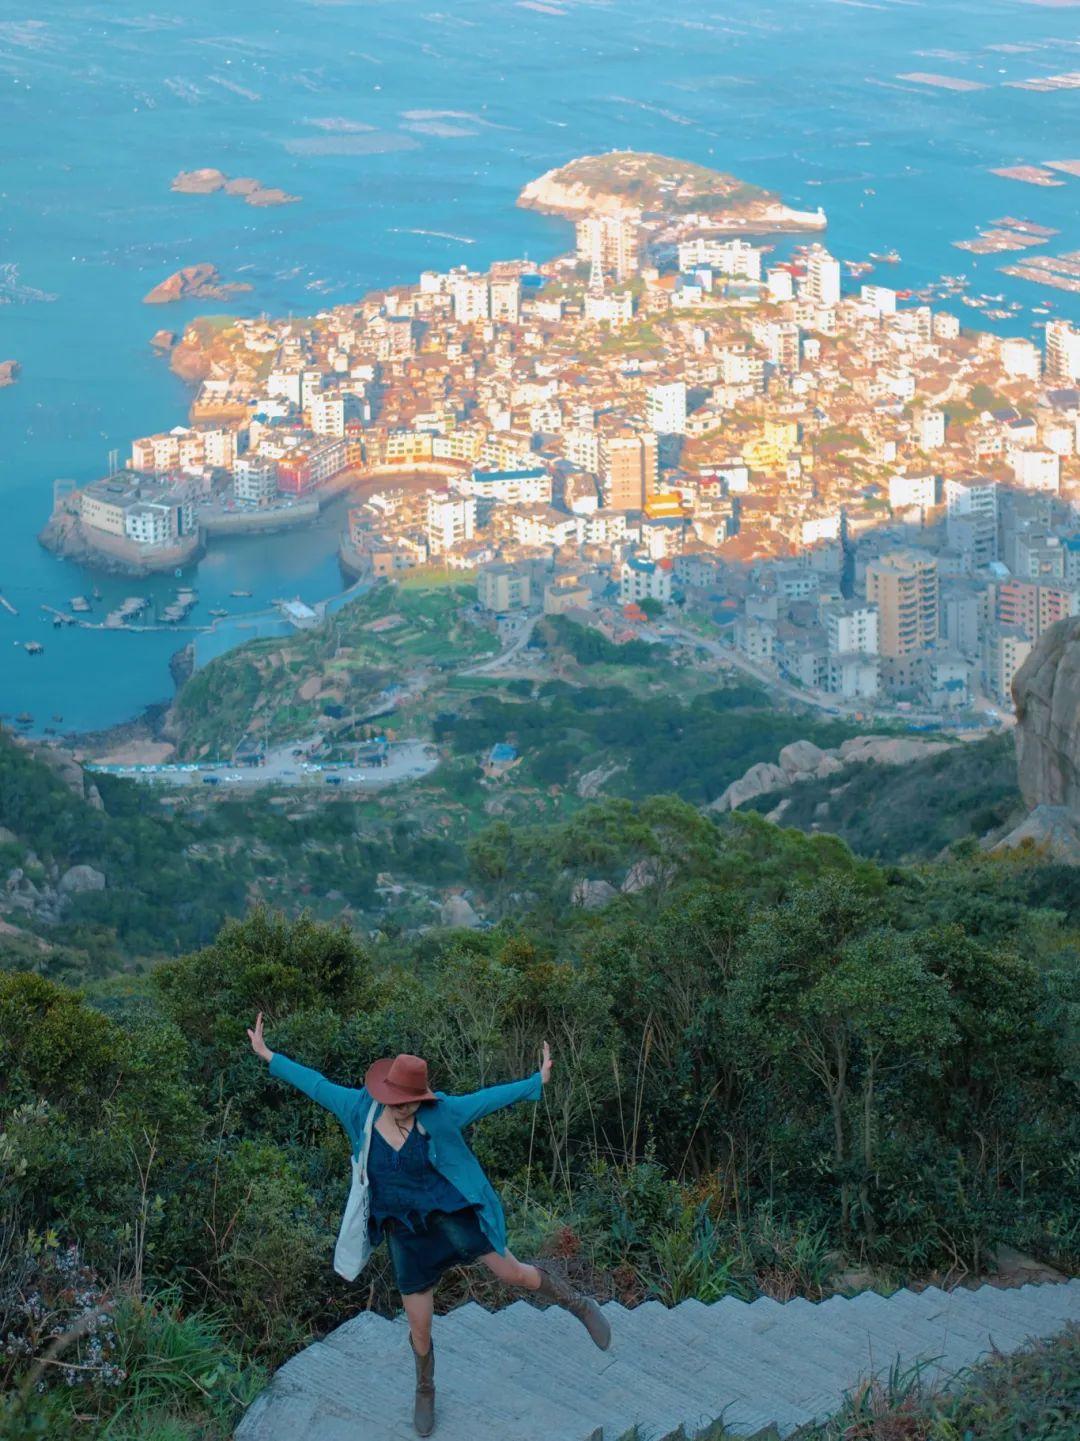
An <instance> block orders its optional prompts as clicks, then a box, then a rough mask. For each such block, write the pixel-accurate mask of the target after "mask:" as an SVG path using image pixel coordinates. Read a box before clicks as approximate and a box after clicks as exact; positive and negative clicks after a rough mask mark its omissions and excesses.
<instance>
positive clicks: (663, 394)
mask: <svg viewBox="0 0 1080 1441" xmlns="http://www.w3.org/2000/svg"><path fill="white" fill-rule="evenodd" d="M645 419H646V420H647V421H648V425H649V429H650V430H654V431H655V432H656V433H657V435H685V434H686V382H685V381H684V380H673V381H671V382H670V384H668V385H650V386H649V389H648V391H647V392H646V396H645Z"/></svg>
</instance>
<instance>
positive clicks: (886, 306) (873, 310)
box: [859, 285, 896, 316]
mask: <svg viewBox="0 0 1080 1441" xmlns="http://www.w3.org/2000/svg"><path fill="white" fill-rule="evenodd" d="M859 300H860V302H861V304H862V307H863V309H864V310H865V311H866V312H867V313H868V314H869V315H876V316H882V315H895V314H896V291H895V290H890V289H889V287H888V286H887V285H864V286H862V287H861V288H860V290H859Z"/></svg>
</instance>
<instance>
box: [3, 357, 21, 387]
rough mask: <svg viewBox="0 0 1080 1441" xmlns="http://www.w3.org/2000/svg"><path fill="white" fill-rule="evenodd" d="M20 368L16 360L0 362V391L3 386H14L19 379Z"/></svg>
mask: <svg viewBox="0 0 1080 1441" xmlns="http://www.w3.org/2000/svg"><path fill="white" fill-rule="evenodd" d="M19 371H20V366H19V362H18V361H17V360H0V390H3V388H4V386H5V385H14V384H15V382H16V381H17V380H18V378H19Z"/></svg>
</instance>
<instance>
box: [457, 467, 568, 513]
mask: <svg viewBox="0 0 1080 1441" xmlns="http://www.w3.org/2000/svg"><path fill="white" fill-rule="evenodd" d="M454 486H455V489H456V490H457V491H459V492H460V494H462V495H472V496H475V497H476V499H477V500H478V501H480V502H481V503H487V504H488V505H489V506H491V505H550V504H551V476H550V475H548V473H547V471H546V470H544V469H543V468H542V467H539V466H537V467H535V468H533V469H530V470H474V471H473V472H472V474H471V475H468V476H463V477H462V478H461V479H460V480H458V481H455V483H454Z"/></svg>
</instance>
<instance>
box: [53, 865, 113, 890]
mask: <svg viewBox="0 0 1080 1441" xmlns="http://www.w3.org/2000/svg"><path fill="white" fill-rule="evenodd" d="M58 889H59V891H60V894H61V895H64V896H72V895H75V894H76V893H77V892H78V891H103V890H104V889H105V877H104V875H103V874H102V872H101V871H99V870H95V869H94V867H93V866H71V867H70V868H69V869H68V870H66V871H65V872H64V874H63V875H62V876H61V877H60V885H59V887H58Z"/></svg>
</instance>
